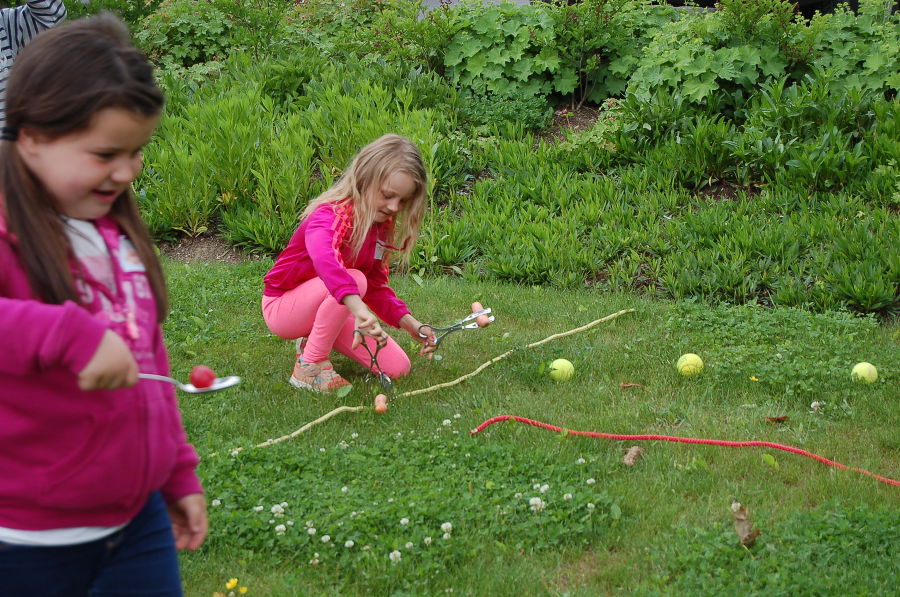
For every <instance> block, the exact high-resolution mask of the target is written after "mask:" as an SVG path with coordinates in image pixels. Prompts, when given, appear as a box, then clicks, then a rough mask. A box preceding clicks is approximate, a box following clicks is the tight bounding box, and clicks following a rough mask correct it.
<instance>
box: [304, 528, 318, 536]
mask: <svg viewBox="0 0 900 597" xmlns="http://www.w3.org/2000/svg"><path fill="white" fill-rule="evenodd" d="M306 532H307V533H309V534H310V535H315V534H316V528H315V527H309V528H308V529H306Z"/></svg>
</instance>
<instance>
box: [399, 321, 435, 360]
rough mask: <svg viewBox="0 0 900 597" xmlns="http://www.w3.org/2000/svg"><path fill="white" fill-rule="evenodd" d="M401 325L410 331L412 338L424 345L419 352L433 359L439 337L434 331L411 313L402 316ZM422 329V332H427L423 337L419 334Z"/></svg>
mask: <svg viewBox="0 0 900 597" xmlns="http://www.w3.org/2000/svg"><path fill="white" fill-rule="evenodd" d="M400 327H401V328H403V329H404V330H406V331H407V333H409V335H410V336H412V339H413V340H415V341H416V342H418V343H419V344H421V345H422V350H420V351H419V354H420V355H421V356H423V357H425V358H426V359H429V360H431V358H432V357H434V351H435V349H436V348H437V339H436V338H435V336H434V331H432V329H431V328H430V327H429V326H427V325H424V324H423V323H422V322H421V321H419V320H418V319H416V318H415V317H413V316H412V314H411V313H407V314H406V315H404V316H403V317H401V318H400ZM420 329H421V330H422V333H424V334H425V337H424V338H423V337H422V336H421V335H419V330H420Z"/></svg>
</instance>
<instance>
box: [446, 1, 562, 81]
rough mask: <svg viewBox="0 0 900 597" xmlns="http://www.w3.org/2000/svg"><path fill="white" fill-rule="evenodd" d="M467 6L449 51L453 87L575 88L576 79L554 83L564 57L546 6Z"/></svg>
mask: <svg viewBox="0 0 900 597" xmlns="http://www.w3.org/2000/svg"><path fill="white" fill-rule="evenodd" d="M465 8H466V10H465V12H462V13H460V15H459V19H461V20H462V25H461V26H460V27H459V30H458V31H457V32H456V34H455V35H454V36H453V37H452V38H451V40H450V43H449V45H448V47H447V52H446V54H445V55H444V67H445V75H446V77H447V79H448V80H449V81H450V83H451V84H452V85H454V86H458V87H461V88H463V89H470V90H472V91H473V92H475V93H476V94H480V95H484V94H487V93H492V94H498V95H507V94H509V93H515V94H516V95H519V96H536V95H538V96H546V95H548V94H550V93H551V92H552V91H554V90H566V91H571V89H573V88H574V86H575V85H574V83H572V82H566V81H561V80H556V81H554V79H556V76H557V75H558V74H559V72H560V65H561V61H562V59H561V57H560V52H559V49H558V48H557V46H556V44H555V40H556V29H555V27H556V25H555V23H554V22H553V19H552V17H551V16H550V14H549V13H548V11H547V10H546V9H545V8H544V7H542V6H539V5H534V6H531V5H526V6H515V5H513V4H511V3H501V4H486V5H485V4H482V3H480V2H477V3H476V2H470V3H466V4H465Z"/></svg>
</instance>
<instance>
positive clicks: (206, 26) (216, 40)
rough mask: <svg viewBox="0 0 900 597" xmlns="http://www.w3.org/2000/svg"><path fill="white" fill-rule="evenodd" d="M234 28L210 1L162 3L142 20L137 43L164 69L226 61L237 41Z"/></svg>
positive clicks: (175, 0)
mask: <svg viewBox="0 0 900 597" xmlns="http://www.w3.org/2000/svg"><path fill="white" fill-rule="evenodd" d="M234 29H235V26H234V24H233V23H232V22H231V20H230V19H229V18H228V15H227V14H226V13H225V12H223V11H222V10H221V9H220V8H219V7H218V6H217V4H216V3H215V2H213V1H211V0H162V2H161V3H160V6H159V8H158V9H157V10H156V11H155V12H154V13H152V14H150V15H148V16H147V17H145V18H144V19H142V21H141V23H140V28H139V29H138V31H137V32H136V33H135V34H134V39H135V42H136V43H137V44H138V46H140V48H141V49H142V50H143V51H144V52H146V54H147V56H148V57H149V58H150V59H152V60H154V61H156V62H157V63H158V64H161V65H164V66H191V65H194V64H197V63H200V62H207V61H210V60H213V59H215V58H224V57H226V56H227V55H228V53H229V52H230V50H231V48H232V46H233V45H234V43H235V41H236V38H235V35H234Z"/></svg>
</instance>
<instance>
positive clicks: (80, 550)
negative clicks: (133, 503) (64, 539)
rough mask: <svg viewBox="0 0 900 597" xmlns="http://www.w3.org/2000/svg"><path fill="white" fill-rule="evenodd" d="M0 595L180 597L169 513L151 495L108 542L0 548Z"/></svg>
mask: <svg viewBox="0 0 900 597" xmlns="http://www.w3.org/2000/svg"><path fill="white" fill-rule="evenodd" d="M0 594H3V595H16V596H17V597H57V596H58V597H119V596H122V597H124V596H129V597H181V595H182V592H181V574H180V572H179V569H178V554H177V553H176V551H175V537H174V535H173V534H172V522H171V520H170V519H169V512H168V511H167V510H166V505H165V503H164V502H163V499H162V496H160V494H159V492H154V493H153V494H151V495H150V499H148V500H147V504H146V505H145V506H144V508H143V509H142V510H141V511H140V512H138V515H137V516H135V517H134V519H133V520H132V521H131V522H130V523H128V524H127V525H126V526H125V527H124V528H122V529H120V530H119V531H118V532H116V533H113V534H112V535H110V536H109V537H104V538H102V539H98V540H97V541H91V542H90V543H83V544H81V545H66V546H62V547H31V546H22V545H10V544H7V543H0Z"/></svg>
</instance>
